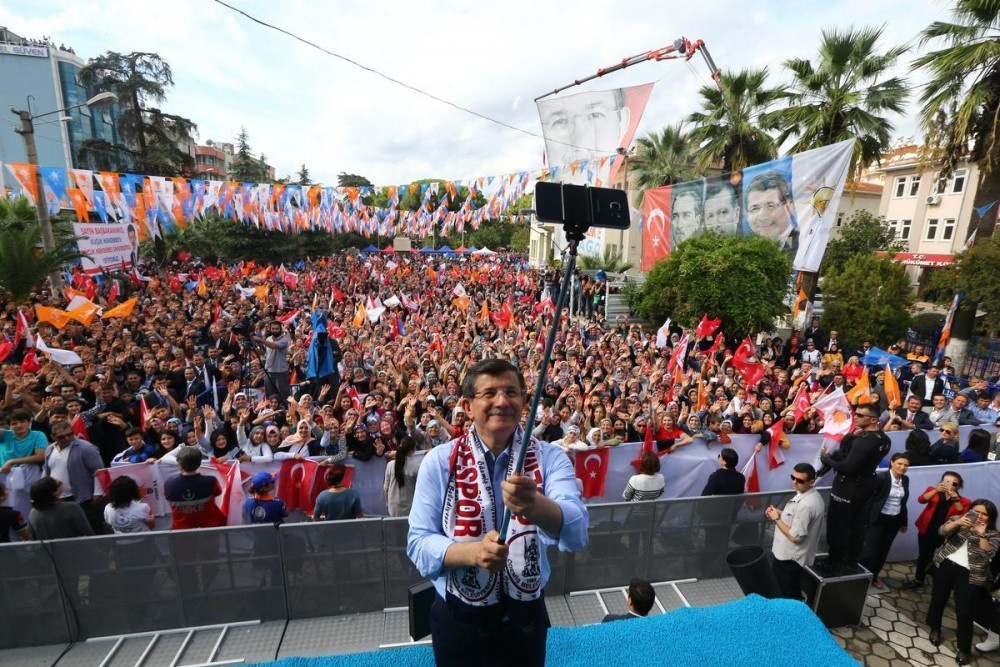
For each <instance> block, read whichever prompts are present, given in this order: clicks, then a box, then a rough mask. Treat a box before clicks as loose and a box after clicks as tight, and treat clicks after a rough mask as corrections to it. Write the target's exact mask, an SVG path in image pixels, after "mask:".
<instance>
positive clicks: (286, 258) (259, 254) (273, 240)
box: [143, 215, 370, 264]
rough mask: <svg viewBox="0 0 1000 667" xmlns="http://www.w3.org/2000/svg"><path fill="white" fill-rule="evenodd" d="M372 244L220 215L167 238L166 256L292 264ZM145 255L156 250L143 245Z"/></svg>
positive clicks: (353, 237)
mask: <svg viewBox="0 0 1000 667" xmlns="http://www.w3.org/2000/svg"><path fill="white" fill-rule="evenodd" d="M369 243H370V240H369V239H366V238H365V237H364V236H362V235H360V234H354V233H342V234H328V233H327V232H319V231H307V232H301V233H298V234H286V233H284V232H281V231H277V230H265V229H259V228H257V227H256V226H253V225H243V224H241V223H236V222H233V221H232V220H230V219H228V218H223V217H221V216H217V215H210V216H206V217H205V218H200V219H198V220H193V221H192V222H191V223H189V224H188V225H187V227H184V228H177V229H175V230H173V231H171V232H170V233H168V234H166V235H165V236H164V244H165V247H166V250H167V254H168V255H169V256H171V257H175V256H176V255H177V253H180V252H188V253H191V255H193V256H195V257H199V258H202V259H204V260H206V261H209V262H215V261H223V262H237V261H240V260H251V259H252V260H254V261H258V262H267V263H273V264H278V263H282V262H284V263H285V264H291V263H294V262H297V261H298V260H300V259H302V258H303V257H308V256H314V257H317V256H324V255H332V254H334V253H337V252H339V251H341V250H344V249H345V248H359V249H360V248H363V247H365V246H367V245H368V244H369ZM143 254H144V255H152V254H153V246H152V244H150V243H148V242H143Z"/></svg>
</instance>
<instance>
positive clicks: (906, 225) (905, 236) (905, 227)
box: [899, 220, 913, 241]
mask: <svg viewBox="0 0 1000 667" xmlns="http://www.w3.org/2000/svg"><path fill="white" fill-rule="evenodd" d="M912 226H913V221H912V220H901V221H900V223H899V239H900V240H901V241H909V240H910V228H911V227H912Z"/></svg>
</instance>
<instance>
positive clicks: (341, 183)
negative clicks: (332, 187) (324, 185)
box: [337, 171, 373, 188]
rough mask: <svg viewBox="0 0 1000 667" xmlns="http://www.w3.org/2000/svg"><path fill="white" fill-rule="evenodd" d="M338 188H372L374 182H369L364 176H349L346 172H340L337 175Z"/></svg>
mask: <svg viewBox="0 0 1000 667" xmlns="http://www.w3.org/2000/svg"><path fill="white" fill-rule="evenodd" d="M337 187H338V188H370V187H373V186H372V182H371V181H369V180H368V179H367V178H365V177H364V176H359V175H357V174H348V173H345V172H343V171H342V172H340V173H339V174H337Z"/></svg>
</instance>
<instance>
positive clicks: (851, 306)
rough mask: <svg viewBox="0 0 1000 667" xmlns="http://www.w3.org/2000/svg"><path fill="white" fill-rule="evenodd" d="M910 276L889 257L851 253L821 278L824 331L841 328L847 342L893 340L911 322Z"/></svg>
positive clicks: (904, 331) (902, 332) (903, 334)
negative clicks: (840, 265)
mask: <svg viewBox="0 0 1000 667" xmlns="http://www.w3.org/2000/svg"><path fill="white" fill-rule="evenodd" d="M912 302H913V299H912V297H911V296H910V279H909V277H908V276H907V275H906V267H905V266H903V265H902V264H899V263H898V262H894V261H893V260H892V258H890V257H876V256H874V255H871V254H859V255H854V256H853V257H851V258H850V259H848V260H847V262H846V263H845V264H844V267H843V269H842V270H840V271H835V272H832V273H830V274H828V275H827V276H826V277H825V278H824V280H823V316H822V319H821V324H822V326H823V328H824V329H825V330H827V331H831V330H832V331H840V332H843V334H844V341H845V343H846V344H848V345H853V346H856V345H859V344H860V343H862V342H864V341H865V340H870V341H872V342H874V343H875V344H876V345H877V344H878V343H879V342H885V341H894V340H898V339H899V338H902V337H905V335H906V331H907V329H908V328H909V326H910V305H911V304H912Z"/></svg>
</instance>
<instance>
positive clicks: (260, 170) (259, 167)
mask: <svg viewBox="0 0 1000 667" xmlns="http://www.w3.org/2000/svg"><path fill="white" fill-rule="evenodd" d="M303 166H305V165H303ZM229 177H230V178H232V179H233V180H234V181H237V182H240V183H267V182H269V181H270V179H269V178H268V177H267V163H266V162H264V156H263V155H261V156H260V157H259V158H257V157H254V154H253V152H252V151H251V150H250V137H249V135H248V133H247V128H245V127H242V126H241V127H240V133H239V134H238V135H236V154H235V155H234V156H233V164H232V167H231V169H230V172H229Z"/></svg>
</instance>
